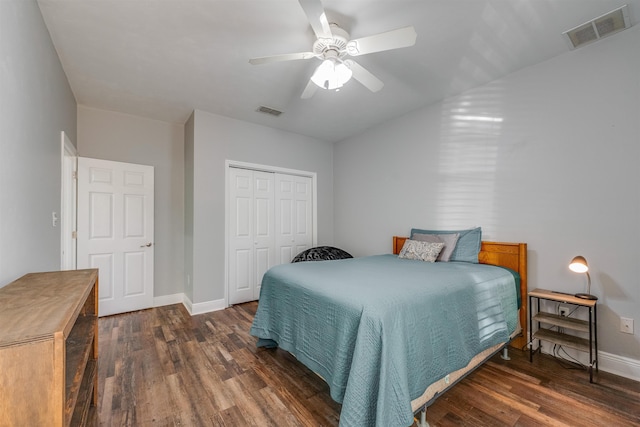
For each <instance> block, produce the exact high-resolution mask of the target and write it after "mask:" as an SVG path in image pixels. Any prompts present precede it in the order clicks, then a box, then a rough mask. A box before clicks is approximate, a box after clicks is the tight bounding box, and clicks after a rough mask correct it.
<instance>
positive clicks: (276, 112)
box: [258, 105, 282, 117]
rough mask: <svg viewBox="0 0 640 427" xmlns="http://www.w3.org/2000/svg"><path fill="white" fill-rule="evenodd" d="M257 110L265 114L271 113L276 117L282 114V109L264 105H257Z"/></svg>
mask: <svg viewBox="0 0 640 427" xmlns="http://www.w3.org/2000/svg"><path fill="white" fill-rule="evenodd" d="M258 111H259V112H261V113H265V114H271V115H272V116H276V117H278V116H279V115H280V114H282V111H279V110H276V109H274V108H269V107H265V106H264V105H261V106H260V107H258Z"/></svg>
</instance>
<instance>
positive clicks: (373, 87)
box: [344, 59, 384, 92]
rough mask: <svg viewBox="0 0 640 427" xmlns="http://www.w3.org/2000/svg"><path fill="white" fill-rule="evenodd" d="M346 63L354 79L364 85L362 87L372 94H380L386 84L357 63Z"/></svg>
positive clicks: (350, 61)
mask: <svg viewBox="0 0 640 427" xmlns="http://www.w3.org/2000/svg"><path fill="white" fill-rule="evenodd" d="M344 63H345V64H346V65H347V67H349V68H350V69H351V72H352V73H353V78H354V79H356V80H357V81H359V82H360V83H362V85H363V86H364V87H366V88H367V89H369V90H370V91H371V92H378V91H379V90H380V89H382V87H383V86H384V83H382V81H381V80H380V79H379V78H377V77H376V76H374V75H373V74H371V73H370V72H369V71H368V70H367V69H366V68H364V67H363V66H362V65H360V64H358V63H357V62H356V61H352V60H350V59H347V60H346V61H344Z"/></svg>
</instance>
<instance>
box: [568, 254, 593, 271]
mask: <svg viewBox="0 0 640 427" xmlns="http://www.w3.org/2000/svg"><path fill="white" fill-rule="evenodd" d="M569 269H570V270H571V271H574V272H576V273H586V272H587V271H589V265H588V264H587V260H586V259H585V258H584V257H583V256H580V255H578V256H576V257H574V258H573V259H572V260H571V264H569Z"/></svg>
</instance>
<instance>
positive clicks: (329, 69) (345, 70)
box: [311, 58, 353, 90]
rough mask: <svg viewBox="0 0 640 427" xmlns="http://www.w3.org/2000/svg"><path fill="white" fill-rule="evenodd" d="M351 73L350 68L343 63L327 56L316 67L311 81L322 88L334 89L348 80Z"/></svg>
mask: <svg viewBox="0 0 640 427" xmlns="http://www.w3.org/2000/svg"><path fill="white" fill-rule="evenodd" d="M352 74H353V73H352V72H351V69H350V68H349V67H347V66H346V65H345V64H343V63H342V62H338V61H336V60H335V59H333V58H329V59H325V60H324V61H322V64H320V65H319V66H318V68H316V71H315V72H314V73H313V76H311V81H312V82H314V83H315V84H316V85H317V86H318V87H321V88H322V89H329V90H336V89H340V88H341V87H342V85H344V84H345V83H346V82H348V81H349V79H350V78H351V75H352Z"/></svg>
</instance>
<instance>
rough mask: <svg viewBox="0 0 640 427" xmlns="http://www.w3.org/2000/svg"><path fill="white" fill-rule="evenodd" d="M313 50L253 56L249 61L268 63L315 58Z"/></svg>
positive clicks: (253, 63) (251, 62)
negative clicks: (259, 56)
mask: <svg viewBox="0 0 640 427" xmlns="http://www.w3.org/2000/svg"><path fill="white" fill-rule="evenodd" d="M315 56H316V55H315V54H314V53H313V52H300V53H286V54H283V55H272V56H263V57H261V58H252V59H250V60H249V63H250V64H252V65H260V64H268V63H270V62H282V61H296V60H298V59H311V58H315Z"/></svg>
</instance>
